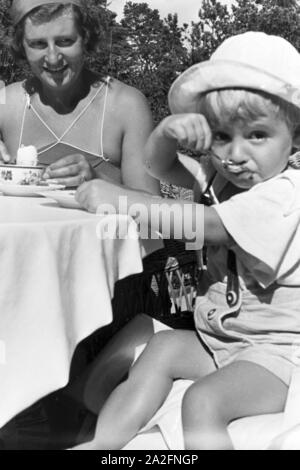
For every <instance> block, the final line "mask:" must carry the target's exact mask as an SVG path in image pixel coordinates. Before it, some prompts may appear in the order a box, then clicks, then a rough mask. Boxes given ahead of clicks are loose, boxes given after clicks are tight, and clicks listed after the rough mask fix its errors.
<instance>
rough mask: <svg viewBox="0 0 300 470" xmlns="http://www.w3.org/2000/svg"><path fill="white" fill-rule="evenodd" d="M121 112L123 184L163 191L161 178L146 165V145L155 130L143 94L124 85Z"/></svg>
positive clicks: (119, 107)
mask: <svg viewBox="0 0 300 470" xmlns="http://www.w3.org/2000/svg"><path fill="white" fill-rule="evenodd" d="M118 95H119V96H118V112H119V118H120V120H121V123H122V125H123V129H124V132H123V141H122V161H121V175H122V183H123V184H124V186H126V187H128V188H132V189H138V190H143V191H147V192H149V193H151V194H160V184H159V180H157V179H155V178H153V177H152V176H150V175H149V174H148V173H147V171H146V169H145V167H144V149H145V145H146V142H147V139H148V137H149V135H150V134H151V132H152V130H153V119H152V114H151V111H150V108H149V105H148V102H147V100H146V98H145V97H144V95H143V94H142V93H140V92H139V91H138V90H137V89H135V88H133V87H128V86H126V85H123V86H122V87H121V89H120V91H119V93H118Z"/></svg>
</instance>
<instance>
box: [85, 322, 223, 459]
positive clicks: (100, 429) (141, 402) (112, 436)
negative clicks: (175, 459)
mask: <svg viewBox="0 0 300 470" xmlns="http://www.w3.org/2000/svg"><path fill="white" fill-rule="evenodd" d="M215 370H216V367H215V365H214V362H213V360H212V358H211V356H210V355H209V353H208V352H207V351H206V350H205V349H204V347H203V346H202V344H201V342H200V340H199V338H198V337H197V335H196V333H195V332H194V331H184V330H172V331H163V332H160V333H158V334H156V335H155V336H153V338H152V339H151V340H150V342H149V344H148V346H147V347H146V349H145V351H144V352H143V353H142V355H141V356H140V358H139V359H138V361H137V362H136V363H135V364H134V365H133V367H132V369H131V371H130V373H129V377H128V379H127V380H126V381H125V382H123V383H121V384H120V385H119V386H118V387H117V388H116V389H115V390H114V392H113V393H112V394H111V396H110V397H109V399H108V400H107V402H106V404H105V405H104V407H103V409H102V410H101V412H100V416H99V418H98V423H97V428H96V434H95V438H94V440H93V441H92V442H91V443H87V444H83V445H82V446H78V447H76V449H80V450H83V449H85V450H91V449H99V450H100V449H109V450H112V449H120V448H122V447H124V445H125V444H127V443H128V442H129V441H130V440H131V439H132V438H133V437H134V436H135V435H136V434H137V432H138V431H139V430H140V429H141V428H142V427H143V426H144V425H145V424H146V423H147V422H148V421H149V419H150V418H151V417H152V416H153V415H154V413H155V412H156V411H157V409H158V408H159V407H160V406H161V404H162V403H163V401H164V400H165V398H166V397H167V395H168V393H169V391H170V389H171V387H172V384H173V380H174V379H176V378H179V377H180V378H186V379H192V380H195V379H198V378H200V377H203V376H204V375H206V374H209V373H212V372H214V371H215Z"/></svg>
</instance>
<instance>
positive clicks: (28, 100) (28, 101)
mask: <svg viewBox="0 0 300 470" xmlns="http://www.w3.org/2000/svg"><path fill="white" fill-rule="evenodd" d="M109 81H110V77H108V79H107V80H106V81H105V82H104V83H103V84H102V86H101V87H100V88H99V89H98V90H97V92H96V93H95V94H94V96H93V97H92V98H91V99H90V100H89V102H88V103H87V104H86V106H85V107H84V108H83V109H82V110H81V111H80V113H79V114H78V115H77V116H76V118H75V119H74V120H73V121H72V122H71V124H70V125H69V126H68V127H67V129H66V130H65V131H64V132H63V134H62V135H61V136H60V137H59V136H58V135H57V134H56V133H55V132H54V131H53V130H52V129H51V127H50V126H49V125H48V124H47V123H46V121H45V120H44V119H43V118H42V116H41V115H40V114H39V112H38V111H37V110H36V109H35V107H34V106H33V104H32V102H31V98H30V95H29V94H28V93H27V92H26V91H25V98H26V101H25V106H24V112H23V116H22V123H21V132H20V140H19V148H20V147H21V145H22V140H23V134H24V126H25V119H26V111H27V109H31V110H32V111H33V113H34V114H35V115H36V117H37V118H38V119H39V120H40V121H41V122H42V124H43V125H44V126H45V127H46V129H48V131H49V132H50V133H51V134H52V135H53V137H54V138H55V139H56V142H54V144H51V145H49V146H48V147H47V148H45V149H43V150H42V151H40V152H39V155H41V154H42V153H45V152H47V151H49V150H50V149H52V148H53V147H55V146H56V145H58V144H60V143H63V138H64V137H65V136H66V135H67V134H68V132H70V130H71V129H72V128H73V127H74V125H75V124H76V123H77V122H78V121H79V119H80V118H81V117H82V116H83V115H84V113H85V112H86V111H87V110H88V108H89V107H90V106H91V104H92V103H93V102H94V101H95V99H96V98H97V96H98V95H99V94H100V92H101V91H102V89H103V87H104V85H106V92H105V97H104V106H103V116H102V123H101V135H100V155H98V154H94V155H95V156H97V157H100V158H102V159H103V160H105V161H109V159H108V158H105V157H104V154H103V128H104V122H103V121H104V116H105V108H106V102H107V96H108V84H109ZM68 145H70V144H68ZM72 146H73V147H74V148H75V149H77V150H80V151H82V149H80V148H79V147H77V146H76V145H72Z"/></svg>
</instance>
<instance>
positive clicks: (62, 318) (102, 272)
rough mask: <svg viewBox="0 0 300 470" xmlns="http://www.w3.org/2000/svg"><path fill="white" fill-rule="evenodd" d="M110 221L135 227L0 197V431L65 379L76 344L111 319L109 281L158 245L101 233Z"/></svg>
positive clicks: (130, 270)
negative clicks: (108, 236) (106, 235)
mask: <svg viewBox="0 0 300 470" xmlns="http://www.w3.org/2000/svg"><path fill="white" fill-rule="evenodd" d="M108 221H109V223H110V229H111V226H112V224H113V225H114V226H115V229H116V230H118V229H119V230H121V232H122V230H123V232H124V230H125V231H126V230H127V228H128V227H129V228H130V230H131V233H132V232H134V231H136V226H135V223H134V221H133V220H132V219H130V218H128V217H127V216H119V215H110V216H99V215H94V214H89V213H87V212H84V211H81V210H71V209H63V208H60V207H58V206H57V205H56V203H52V202H51V201H50V200H48V199H44V198H29V197H23V198H22V197H21V198H20V197H7V196H0V428H1V427H2V426H3V425H4V424H5V423H6V422H8V421H9V420H10V419H11V418H12V417H13V416H15V415H16V414H17V413H19V412H20V411H22V410H23V409H25V408H27V407H28V406H30V405H31V404H33V403H34V402H35V401H37V400H38V399H40V398H41V397H43V396H45V395H48V394H49V393H51V392H52V391H54V390H57V389H59V388H62V387H64V386H65V385H66V384H67V382H68V377H69V368H70V363H71V359H72V355H73V352H74V350H75V348H76V346H77V344H78V343H79V342H80V341H81V340H83V339H84V338H85V337H87V336H89V335H90V334H91V333H92V332H93V331H95V330H97V329H98V328H100V327H102V326H105V325H107V324H109V323H110V322H111V321H112V308H111V299H112V297H113V292H114V284H115V282H116V281H118V280H119V279H122V278H124V277H126V276H128V275H130V274H134V273H138V272H141V271H142V261H141V260H142V257H143V256H144V255H145V254H148V253H150V252H151V251H154V250H155V249H158V248H160V247H161V243H160V242H159V241H157V242H158V243H157V244H155V242H154V241H151V240H150V241H148V244H147V243H144V242H143V244H141V242H140V241H139V240H138V238H137V237H134V238H135V239H128V238H127V239H126V238H125V236H124V238H123V239H122V238H120V237H119V238H111V237H110V238H107V237H105V236H104V235H105V233H106V230H107V223H108ZM123 235H126V233H123ZM149 242H150V244H149Z"/></svg>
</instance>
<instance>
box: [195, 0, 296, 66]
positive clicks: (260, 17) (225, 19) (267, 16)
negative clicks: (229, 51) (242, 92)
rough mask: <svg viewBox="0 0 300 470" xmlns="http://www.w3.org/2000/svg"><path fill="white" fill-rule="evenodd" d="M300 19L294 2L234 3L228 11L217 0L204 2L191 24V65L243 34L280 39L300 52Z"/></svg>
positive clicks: (261, 0)
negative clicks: (228, 40) (256, 34)
mask: <svg viewBox="0 0 300 470" xmlns="http://www.w3.org/2000/svg"><path fill="white" fill-rule="evenodd" d="M299 18H300V7H299V4H298V2H297V1H296V0H295V1H290V0H288V1H284V0H236V3H235V4H233V5H232V7H231V9H230V10H229V9H228V8H227V7H226V6H225V5H222V4H221V3H220V2H219V1H218V0H204V1H203V4H202V7H201V8H200V10H199V21H198V22H197V23H193V24H192V31H191V35H190V44H191V62H192V63H195V62H198V61H200V60H205V59H207V58H208V57H210V55H211V54H212V52H213V51H214V50H215V49H216V48H217V46H218V45H219V44H220V43H221V42H222V41H223V40H224V39H226V38H227V37H229V36H231V35H234V34H240V33H243V32H246V31H263V32H265V33H267V34H275V35H278V36H282V37H284V38H285V39H287V40H288V41H290V42H291V43H292V44H293V45H294V46H295V47H296V48H297V49H298V50H300V34H299Z"/></svg>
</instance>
